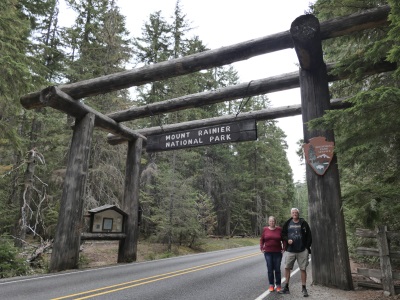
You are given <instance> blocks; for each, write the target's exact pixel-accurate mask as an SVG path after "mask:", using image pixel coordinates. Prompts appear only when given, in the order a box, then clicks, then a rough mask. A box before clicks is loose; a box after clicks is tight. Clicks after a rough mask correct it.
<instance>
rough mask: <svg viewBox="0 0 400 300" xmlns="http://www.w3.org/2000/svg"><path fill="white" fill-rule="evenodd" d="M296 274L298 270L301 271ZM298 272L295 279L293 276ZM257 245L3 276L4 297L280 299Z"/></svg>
mask: <svg viewBox="0 0 400 300" xmlns="http://www.w3.org/2000/svg"><path fill="white" fill-rule="evenodd" d="M297 277H299V276H298V274H297ZM294 280H295V276H293V280H292V282H294ZM266 288H267V275H266V266H265V260H264V257H263V255H262V254H261V253H260V251H259V247H258V246H252V247H242V248H236V249H230V250H224V251H215V252H208V253H204V254H196V255H187V256H181V257H175V258H169V259H162V260H156V261H149V262H142V263H131V264H124V265H117V266H112V267H105V268H98V269H88V270H77V271H73V272H61V273H56V274H46V275H44V276H30V277H19V278H12V279H6V280H5V279H3V280H0V299H7V300H14V299H18V300H24V299H29V300H38V299H40V300H43V299H99V300H105V299H107V300H110V299H118V300H122V299H140V300H155V299H163V300H168V299H171V300H172V299H173V300H179V299H185V300H192V299H196V300H199V299H207V300H219V299H221V300H222V299H224V300H225V299H238V300H239V299H240V300H244V299H246V300H247V299H250V300H254V299H275V298H276V297H277V296H279V297H283V296H282V295H276V294H275V295H274V293H272V294H268V293H265V291H266Z"/></svg>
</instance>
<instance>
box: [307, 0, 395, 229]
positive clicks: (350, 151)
mask: <svg viewBox="0 0 400 300" xmlns="http://www.w3.org/2000/svg"><path fill="white" fill-rule="evenodd" d="M388 2H389V4H390V6H391V13H390V16H389V19H390V21H391V25H390V26H389V27H385V28H376V29H370V30H366V31H363V32H360V33H357V34H353V35H350V36H348V37H345V38H340V39H335V40H333V41H332V42H330V43H329V44H325V43H324V53H325V55H326V58H327V59H328V60H329V61H335V62H340V65H342V67H339V68H337V69H336V71H335V72H336V73H340V72H342V71H343V70H348V71H352V72H353V74H354V75H353V76H352V78H350V79H349V80H347V81H341V82H340V83H335V84H333V85H332V86H331V93H332V95H333V97H342V96H350V97H351V99H349V102H350V103H351V104H352V107H351V108H348V109H345V110H341V111H337V112H333V111H331V112H329V113H328V114H327V115H326V116H325V117H324V119H323V120H318V121H315V122H314V125H315V126H324V127H329V128H334V129H335V136H336V146H335V151H336V152H337V154H338V161H339V166H340V170H341V182H342V189H343V193H342V194H343V199H344V200H345V201H344V203H345V206H346V208H347V211H348V212H349V213H348V214H346V215H345V216H346V218H347V219H348V222H349V223H351V224H352V226H351V228H355V227H356V226H359V227H369V228H373V227H374V226H375V225H378V224H389V223H390V224H391V225H392V226H393V228H398V227H399V226H400V224H399V222H398V221H396V220H397V217H396V216H395V214H392V212H394V211H396V209H395V207H393V205H396V203H398V201H397V200H398V194H399V193H398V192H399V184H400V173H399V168H398V166H399V159H398V158H399V151H398V149H399V143H398V140H399V134H398V130H397V128H398V126H399V121H398V117H396V116H397V114H398V112H399V110H400V101H399V100H400V97H399V95H400V93H399V85H398V74H399V71H398V70H396V71H395V72H393V73H392V72H388V73H385V74H379V75H375V76H363V75H362V73H363V70H364V69H365V68H366V67H367V66H371V65H374V64H375V63H377V62H380V61H384V60H389V61H391V62H398V60H399V55H398V51H397V49H398V43H399V35H398V34H397V31H398V28H399V20H400V18H399V4H398V3H397V1H368V2H364V1H352V0H349V1H345V2H344V1H329V2H328V1H317V2H316V4H315V6H314V8H315V10H316V13H317V16H319V17H320V18H322V19H323V18H325V17H326V15H327V14H328V15H329V16H331V14H333V15H334V16H338V15H343V14H347V13H351V12H355V11H358V10H361V9H366V8H372V7H377V6H379V5H382V4H387V3H388ZM328 6H329V8H328ZM339 6H340V7H341V8H339Z"/></svg>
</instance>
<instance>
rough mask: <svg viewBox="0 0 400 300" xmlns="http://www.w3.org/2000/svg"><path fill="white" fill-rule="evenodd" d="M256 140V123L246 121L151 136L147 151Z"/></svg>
mask: <svg viewBox="0 0 400 300" xmlns="http://www.w3.org/2000/svg"><path fill="white" fill-rule="evenodd" d="M256 139H257V126H256V121H255V120H246V121H238V122H231V123H225V124H221V125H215V126H208V127H201V128H196V129H191V130H186V131H179V132H173V133H165V134H159V135H150V136H148V137H147V146H146V151H147V152H155V151H168V150H176V149H183V148H190V147H198V146H206V145H214V144H222V143H234V142H243V141H253V140H256Z"/></svg>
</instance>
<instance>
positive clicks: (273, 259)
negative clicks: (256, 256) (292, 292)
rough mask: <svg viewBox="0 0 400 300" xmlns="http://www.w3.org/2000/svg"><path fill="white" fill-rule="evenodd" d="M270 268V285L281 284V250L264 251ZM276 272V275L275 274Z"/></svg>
mask: <svg viewBox="0 0 400 300" xmlns="http://www.w3.org/2000/svg"><path fill="white" fill-rule="evenodd" d="M264 257H265V261H266V262H267V268H268V281H269V284H270V285H274V284H275V283H276V285H277V286H278V285H279V286H280V285H281V261H282V253H281V252H264ZM274 273H275V276H274Z"/></svg>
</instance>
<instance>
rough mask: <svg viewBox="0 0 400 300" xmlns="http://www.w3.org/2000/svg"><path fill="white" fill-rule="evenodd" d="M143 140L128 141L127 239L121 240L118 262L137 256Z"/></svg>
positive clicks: (125, 210) (125, 193)
mask: <svg viewBox="0 0 400 300" xmlns="http://www.w3.org/2000/svg"><path fill="white" fill-rule="evenodd" d="M142 143H143V140H142V139H141V138H138V139H136V140H134V141H130V142H129V143H128V153H127V158H126V171H125V190H124V199H123V202H122V205H121V208H122V210H123V211H124V212H126V213H127V214H128V217H127V220H126V222H125V227H124V232H125V234H126V237H125V239H123V240H120V242H119V249H118V262H119V263H123V262H132V261H136V258H137V243H138V238H139V184H140V159H141V154H142Z"/></svg>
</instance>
